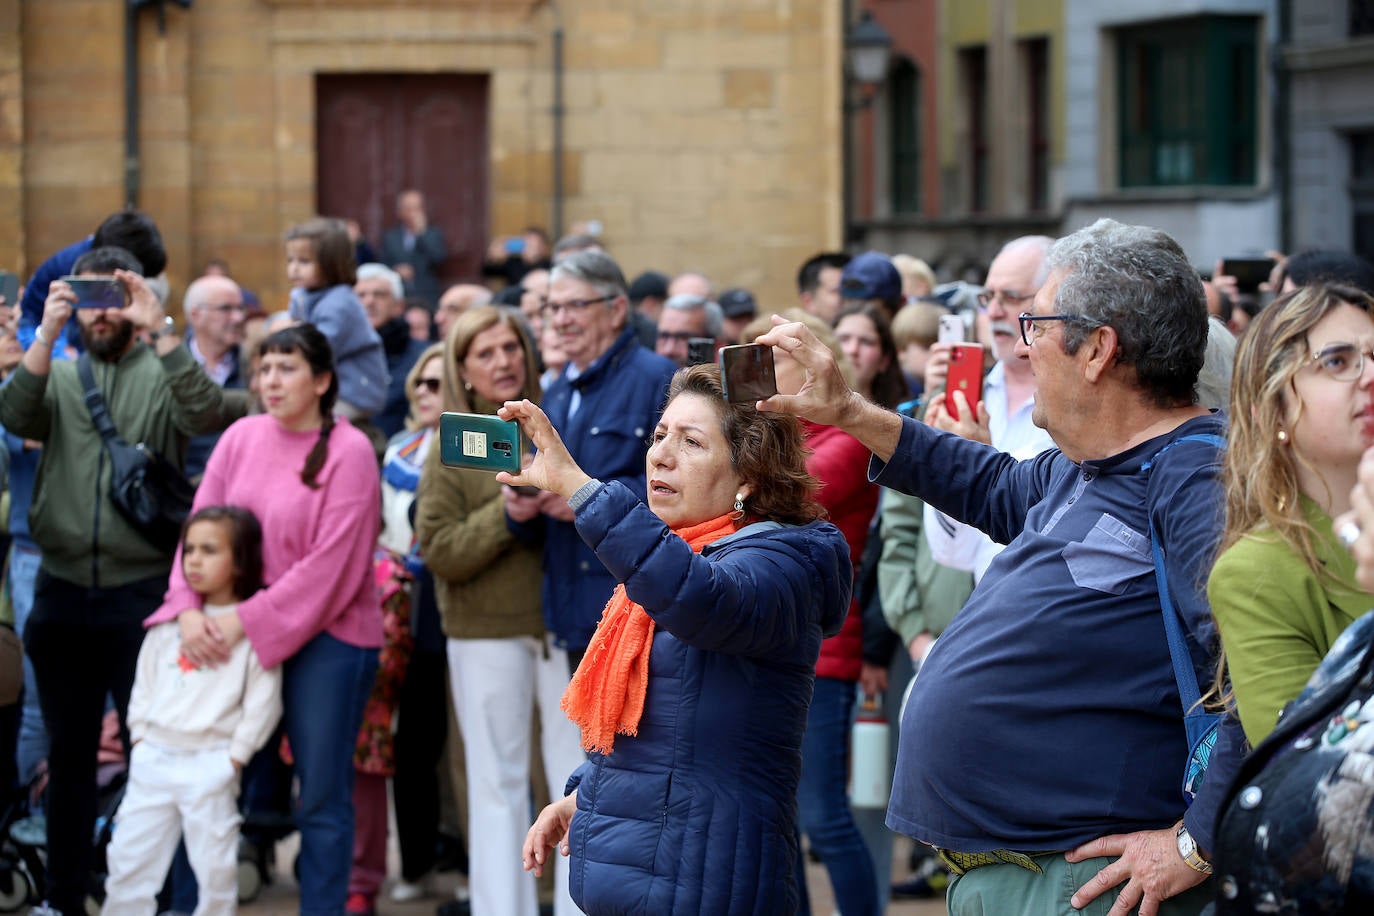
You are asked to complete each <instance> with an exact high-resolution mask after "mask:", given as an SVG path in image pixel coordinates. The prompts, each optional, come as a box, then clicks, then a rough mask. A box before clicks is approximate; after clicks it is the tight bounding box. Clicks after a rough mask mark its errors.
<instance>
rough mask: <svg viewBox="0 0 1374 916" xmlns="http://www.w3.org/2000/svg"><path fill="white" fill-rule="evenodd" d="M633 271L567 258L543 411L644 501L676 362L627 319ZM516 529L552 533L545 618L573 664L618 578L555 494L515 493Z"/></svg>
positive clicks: (559, 278)
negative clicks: (561, 363) (555, 361)
mask: <svg viewBox="0 0 1374 916" xmlns="http://www.w3.org/2000/svg"><path fill="white" fill-rule="evenodd" d="M629 307H630V299H629V295H628V292H627V290H626V284H625V276H624V274H622V273H621V271H620V267H619V265H617V264H616V262H615V261H614V260H612V259H611V257H610V256H609V255H608V254H606V253H605V252H604V251H599V250H588V251H582V252H579V253H577V254H574V255H570V256H568V257H566V258H564V259H563V260H561V261H559V262H558V263H557V264H556V265H555V266H554V268H553V272H552V274H551V276H550V278H549V294H548V301H547V302H546V303H545V305H544V307H543V316H544V321H545V322H546V323H548V324H552V326H553V329H554V333H555V334H556V335H557V336H558V342H559V346H560V348H561V349H562V350H563V353H564V354H565V355H566V356H567V358H568V363H567V365H566V366H565V367H564V369H563V373H562V375H560V376H559V377H558V378H557V379H556V380H555V381H554V383H553V384H552V385H551V386H549V390H548V391H547V392H545V394H544V403H543V407H544V412H545V413H547V414H548V415H549V420H550V421H551V422H552V423H553V426H554V429H556V430H558V434H559V435H560V436H561V437H562V438H563V442H564V443H565V444H566V445H567V447H568V451H569V452H570V453H571V454H572V456H573V459H574V460H575V461H576V462H577V463H578V464H579V465H580V466H581V467H582V469H583V470H585V471H586V472H587V473H588V474H591V475H592V476H593V477H596V478H597V479H599V480H603V481H610V480H619V481H621V482H622V483H624V484H625V485H626V486H628V487H629V488H630V490H631V491H632V492H633V493H634V494H635V495H637V496H638V497H639V498H641V499H643V498H645V496H646V493H645V479H644V456H645V453H646V452H647V450H648V442H649V434H650V433H651V432H652V431H653V428H654V426H655V425H657V423H658V416H659V414H660V413H661V412H662V410H663V399H664V396H665V395H666V394H667V391H668V382H669V381H670V380H671V379H672V377H673V372H674V371H676V369H677V366H676V365H674V364H673V363H672V362H671V361H670V360H667V359H664V358H663V357H661V356H659V355H658V354H656V353H653V352H651V351H649V350H647V349H645V348H644V347H642V346H640V344H639V341H638V339H637V337H636V334H635V332H634V330H633V329H631V328H629V327H628V325H627V312H628V309H629ZM507 505H508V510H507V511H508V513H509V517H510V519H511V521H512V523H513V524H514V526H515V528H516V533H517V536H520V537H522V538H532V537H537V536H538V534H539V528H540V526H542V528H543V536H544V620H545V622H546V624H547V625H548V628H549V630H550V631H551V632H552V633H553V635H554V641H555V643H556V644H557V645H558V646H559V648H563V649H567V650H568V656H569V661H570V663H571V664H572V666H573V668H574V669H575V668H576V667H577V663H578V662H579V661H580V660H581V658H582V653H583V651H584V650H585V649H586V648H587V642H588V641H589V640H590V639H591V636H592V631H594V630H595V629H596V624H597V621H598V620H600V619H601V611H602V610H603V609H604V608H605V607H606V601H607V599H609V598H610V597H611V591H612V590H613V589H614V588H615V580H614V579H613V578H611V574H610V573H608V572H607V571H606V569H605V567H603V566H602V565H601V563H600V562H599V561H598V560H597V559H596V555H595V554H594V553H592V550H591V548H590V547H588V546H587V545H586V544H585V543H583V541H582V538H581V537H579V536H578V534H577V530H576V529H575V528H574V527H573V523H572V520H573V513H572V508H571V507H570V506H569V505H568V501H567V500H566V499H563V498H562V497H560V496H559V495H558V494H556V493H550V492H543V493H541V494H540V495H539V496H537V497H535V496H530V497H520V498H516V499H513V500H510V501H508V504H507Z"/></svg>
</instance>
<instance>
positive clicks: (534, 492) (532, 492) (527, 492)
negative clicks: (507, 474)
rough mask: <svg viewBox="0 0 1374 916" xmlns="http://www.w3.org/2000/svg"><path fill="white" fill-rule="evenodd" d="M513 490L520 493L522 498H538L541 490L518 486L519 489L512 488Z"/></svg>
mask: <svg viewBox="0 0 1374 916" xmlns="http://www.w3.org/2000/svg"><path fill="white" fill-rule="evenodd" d="M511 489H512V490H514V491H515V492H517V493H519V494H520V495H521V496H538V495H539V488H538V487H527V486H523V485H522V486H518V487H511Z"/></svg>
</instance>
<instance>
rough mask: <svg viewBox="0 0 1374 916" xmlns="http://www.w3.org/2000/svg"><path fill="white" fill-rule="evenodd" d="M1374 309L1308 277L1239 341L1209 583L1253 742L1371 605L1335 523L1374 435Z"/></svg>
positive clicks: (1345, 290) (1358, 295)
mask: <svg viewBox="0 0 1374 916" xmlns="http://www.w3.org/2000/svg"><path fill="white" fill-rule="evenodd" d="M1372 310H1374V300H1371V299H1370V297H1369V296H1367V295H1366V294H1364V293H1362V292H1360V291H1359V290H1356V289H1354V288H1351V287H1344V286H1334V285H1321V286H1312V287H1304V288H1302V289H1298V290H1296V291H1294V292H1291V293H1288V294H1285V295H1283V296H1281V297H1280V298H1279V299H1277V300H1275V301H1274V303H1273V304H1272V305H1270V306H1269V307H1268V308H1266V309H1264V310H1263V311H1262V312H1260V314H1259V315H1258V316H1257V317H1256V318H1255V320H1254V321H1253V322H1252V323H1251V324H1250V327H1249V329H1248V330H1247V331H1246V333H1245V336H1244V337H1243V338H1242V339H1241V342H1240V346H1239V348H1238V349H1237V352H1236V366H1235V372H1234V375H1233V379H1232V383H1231V431H1230V445H1229V447H1228V449H1227V453H1226V463H1225V471H1224V480H1225V486H1226V522H1225V528H1224V531H1223V533H1222V539H1221V546H1220V548H1219V554H1218V557H1217V561H1216V564H1215V566H1214V568H1213V570H1212V574H1211V576H1210V578H1209V580H1208V586H1207V595H1208V598H1209V599H1210V601H1211V605H1212V614H1213V616H1214V617H1215V618H1216V622H1217V627H1218V629H1219V631H1220V634H1221V639H1222V645H1223V647H1224V649H1225V656H1226V662H1225V664H1226V667H1227V671H1228V673H1229V675H1230V680H1231V688H1232V691H1233V694H1234V698H1235V703H1236V707H1237V711H1238V713H1239V715H1240V720H1241V724H1242V725H1243V726H1244V728H1245V734H1246V737H1248V738H1249V740H1250V743H1251V744H1252V745H1256V744H1258V743H1259V742H1260V741H1261V740H1262V739H1263V738H1264V737H1265V736H1266V735H1268V734H1269V732H1270V731H1272V730H1273V728H1274V724H1275V722H1276V721H1277V720H1278V716H1279V713H1280V711H1281V710H1282V709H1283V707H1284V706H1285V705H1287V704H1288V703H1289V702H1290V701H1291V700H1293V699H1294V698H1295V697H1297V695H1298V693H1299V692H1300V691H1301V690H1302V688H1303V685H1304V684H1305V683H1307V679H1308V677H1309V676H1311V674H1312V672H1313V671H1314V670H1316V667H1317V664H1318V663H1319V662H1320V661H1321V659H1322V656H1324V655H1325V654H1326V652H1327V650H1328V649H1330V648H1331V645H1332V643H1333V642H1335V640H1336V638H1337V637H1338V636H1340V634H1341V632H1342V631H1343V630H1344V629H1345V628H1346V627H1347V626H1348V625H1349V624H1350V623H1352V622H1353V621H1354V620H1355V619H1356V618H1357V617H1359V616H1360V615H1361V614H1363V613H1364V612H1365V611H1367V610H1369V609H1370V608H1371V607H1374V595H1371V594H1370V593H1368V592H1365V591H1363V590H1361V588H1360V586H1359V585H1358V584H1357V582H1356V579H1355V561H1354V560H1353V559H1352V558H1351V556H1350V554H1349V552H1348V551H1347V550H1346V549H1345V547H1344V545H1342V544H1341V542H1340V540H1339V539H1338V538H1337V536H1336V534H1335V532H1334V530H1333V527H1334V526H1333V524H1332V519H1333V518H1335V517H1337V516H1339V515H1341V514H1343V513H1345V512H1347V511H1348V510H1349V509H1350V493H1351V489H1352V488H1353V487H1354V486H1355V482H1356V477H1357V472H1358V469H1359V464H1360V457H1361V456H1362V455H1363V454H1364V451H1365V450H1366V449H1367V448H1369V447H1370V446H1371V445H1374V359H1371V353H1374V318H1371V311H1372Z"/></svg>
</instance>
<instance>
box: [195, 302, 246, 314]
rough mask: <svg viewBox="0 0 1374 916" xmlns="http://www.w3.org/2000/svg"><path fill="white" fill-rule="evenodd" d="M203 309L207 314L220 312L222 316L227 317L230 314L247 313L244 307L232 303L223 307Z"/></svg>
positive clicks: (215, 306)
mask: <svg viewBox="0 0 1374 916" xmlns="http://www.w3.org/2000/svg"><path fill="white" fill-rule="evenodd" d="M201 308H203V309H204V310H205V311H207V312H219V313H220V314H221V315H227V314H229V313H230V312H242V311H246V309H245V308H244V306H243V305H241V304H240V305H235V304H234V303H231V302H226V303H225V304H223V305H205V306H201Z"/></svg>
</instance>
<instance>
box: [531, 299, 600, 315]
mask: <svg viewBox="0 0 1374 916" xmlns="http://www.w3.org/2000/svg"><path fill="white" fill-rule="evenodd" d="M614 299H615V296H598V297H597V298H595V299H569V300H568V301H567V302H545V303H544V304H543V306H541V307H540V309H539V314H540V315H543V316H544V317H545V318H552V317H553V316H555V315H557V314H558V313H559V312H562V311H568V312H574V313H579V314H580V313H581V312H585V311H586V310H587V309H588V308H590V307H591V306H593V305H596V304H597V303H600V302H611V301H613V300H614Z"/></svg>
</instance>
